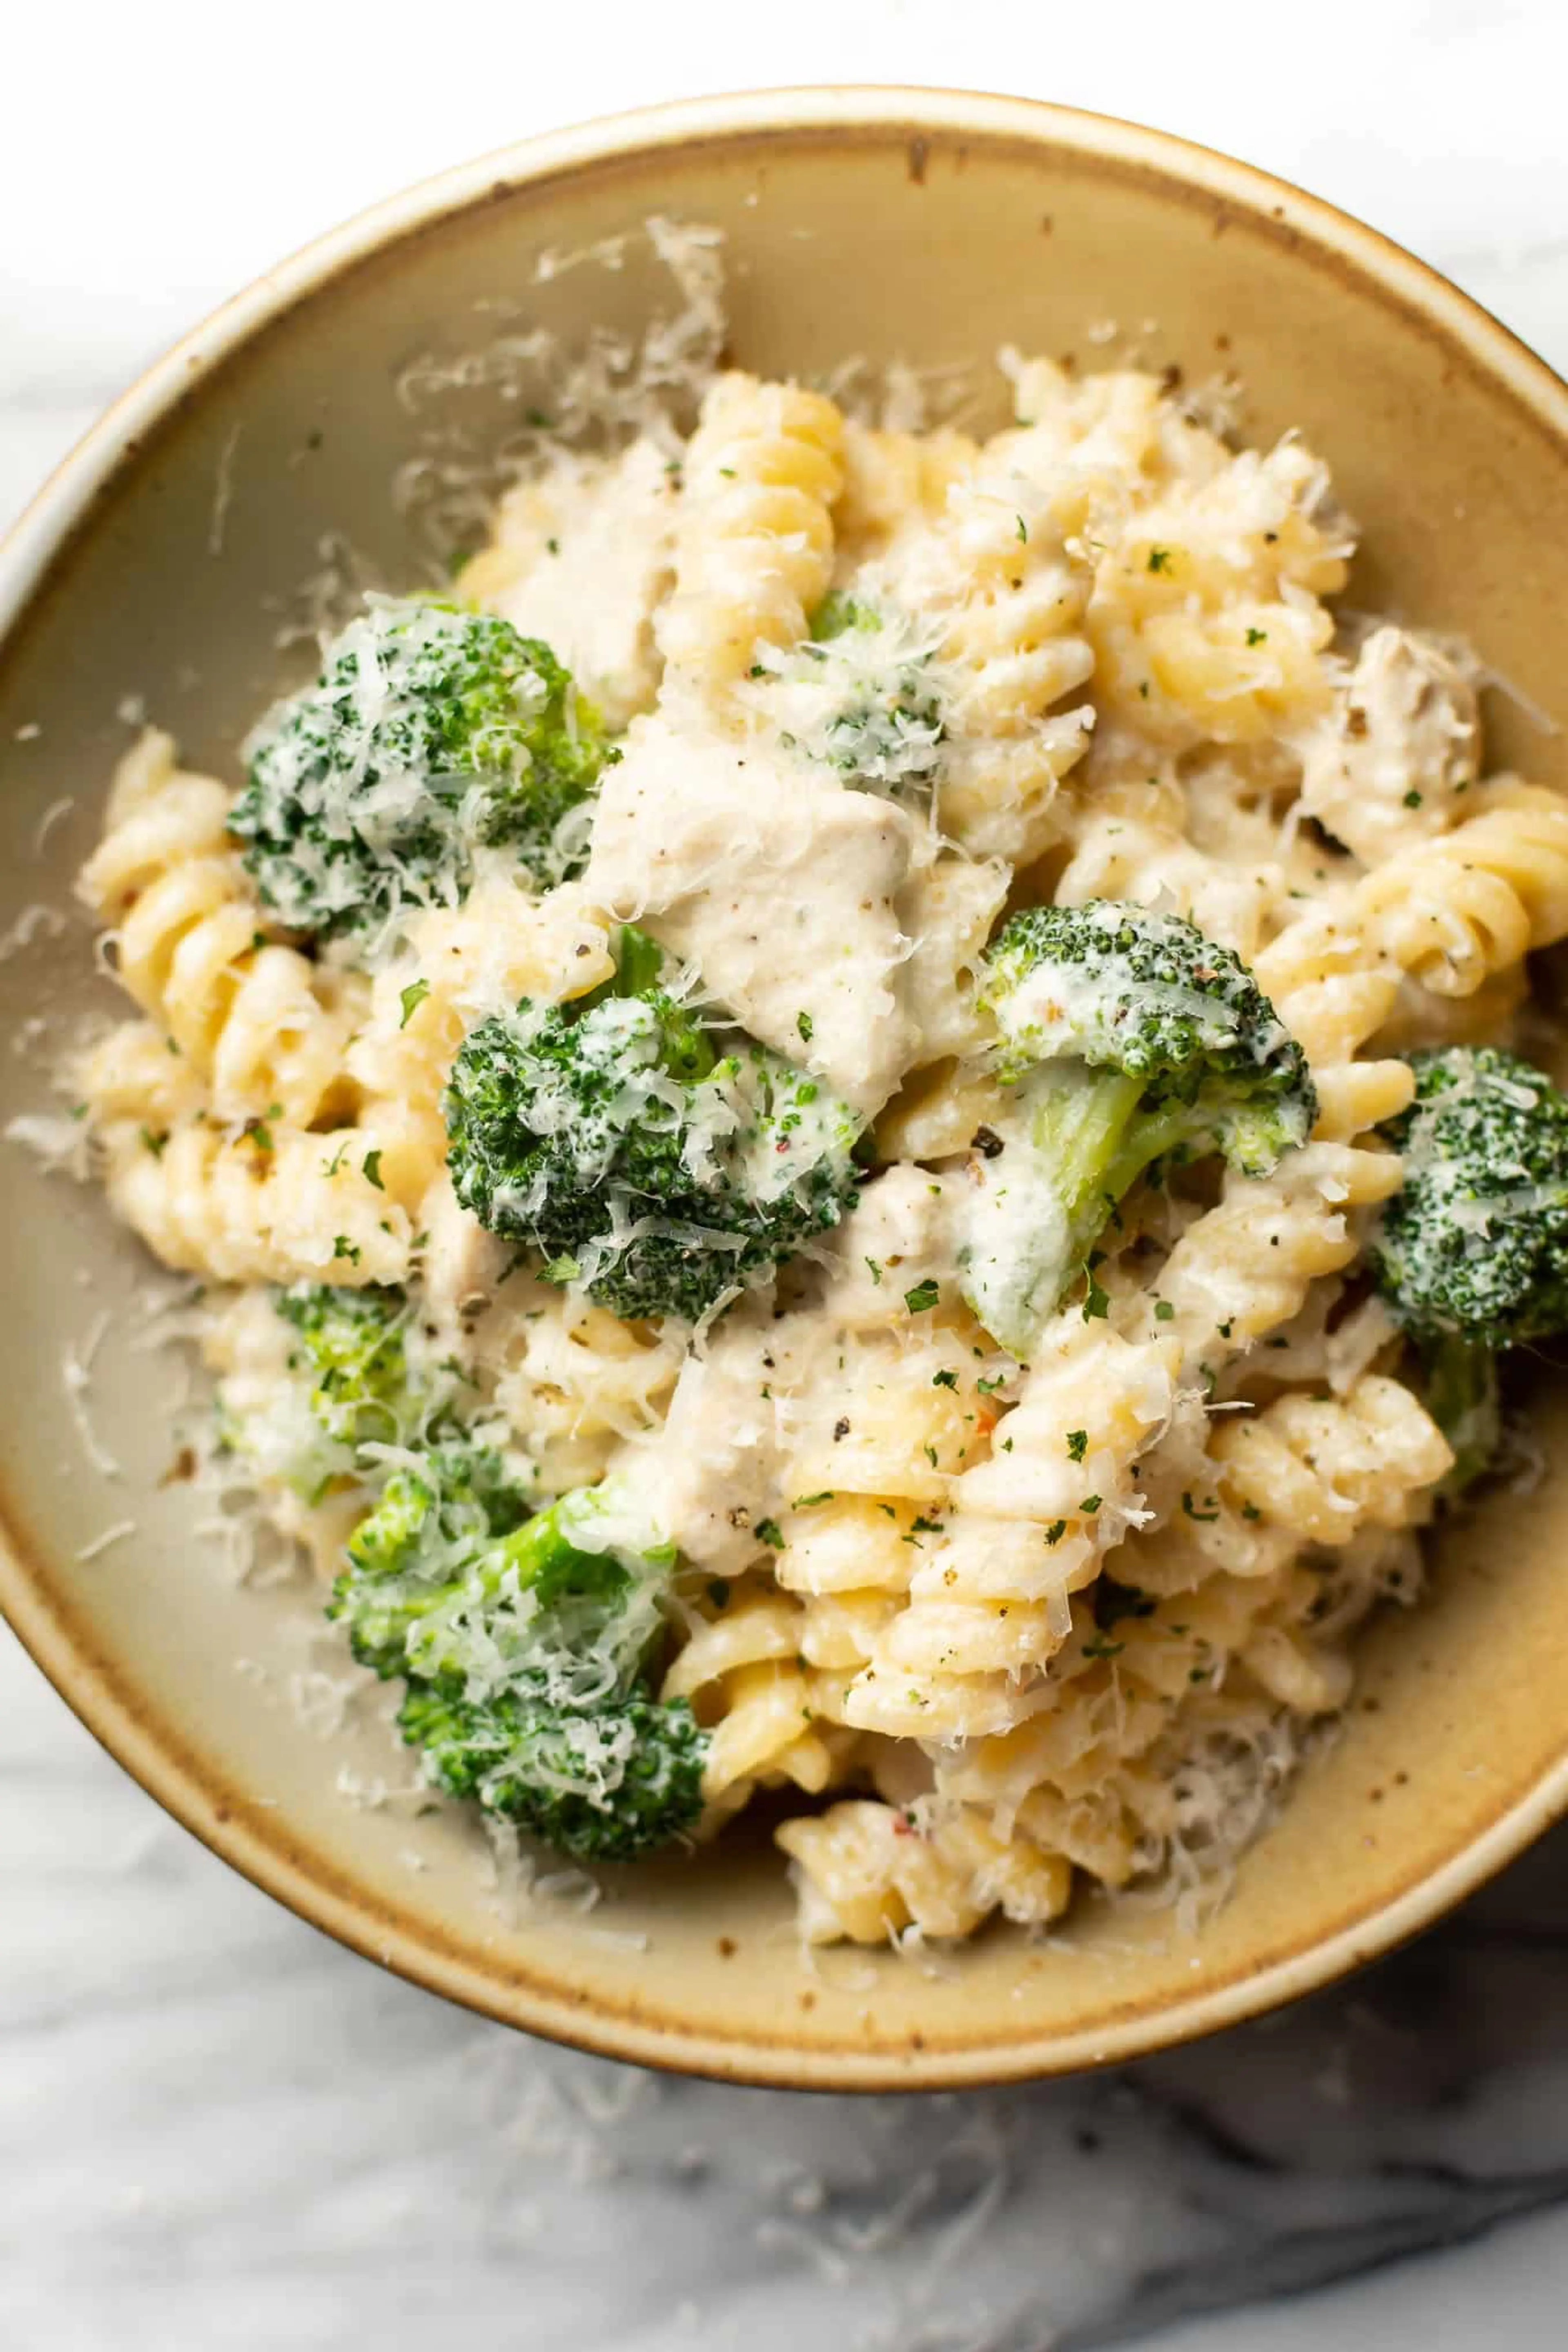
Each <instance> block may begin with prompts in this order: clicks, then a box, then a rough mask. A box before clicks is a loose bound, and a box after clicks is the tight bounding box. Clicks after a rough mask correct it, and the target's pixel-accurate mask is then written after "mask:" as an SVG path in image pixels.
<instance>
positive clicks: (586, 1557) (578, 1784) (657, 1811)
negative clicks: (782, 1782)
mask: <svg viewBox="0 0 1568 2352" xmlns="http://www.w3.org/2000/svg"><path fill="white" fill-rule="evenodd" d="M479 1459H480V1457H477V1456H475V1455H474V1454H471V1453H466V1452H464V1451H463V1450H462V1449H460V1448H458V1449H454V1448H446V1449H442V1450H440V1451H438V1452H437V1453H435V1454H431V1455H430V1456H429V1457H428V1458H427V1459H426V1463H425V1464H424V1465H423V1467H422V1468H421V1470H420V1471H418V1472H408V1471H405V1472H401V1473H399V1474H398V1475H396V1476H395V1477H394V1478H393V1479H392V1480H391V1481H390V1482H389V1484H388V1486H387V1488H386V1491H385V1494H384V1496H383V1498H382V1501H381V1503H380V1505H379V1507H377V1509H376V1510H374V1512H372V1513H371V1514H370V1516H369V1517H368V1518H366V1519H365V1520H363V1522H362V1523H361V1525H360V1527H359V1528H358V1529H357V1530H356V1531H355V1534H354V1536H353V1539H352V1541H351V1542H350V1545H349V1562H350V1564H349V1567H348V1569H347V1570H346V1571H345V1572H344V1574H343V1575H342V1576H341V1577H340V1578H339V1580H338V1581H337V1584H336V1585H335V1586H334V1588H333V1595H332V1601H331V1606H330V1608H329V1612H328V1613H329V1615H331V1616H333V1617H335V1618H337V1619H339V1620H340V1621H341V1622H343V1623H344V1624H345V1625H346V1627H347V1629H348V1633H349V1640H350V1645H351V1647H352V1649H353V1654H354V1655H355V1657H356V1658H358V1659H359V1661H360V1663H361V1664H364V1665H368V1666H371V1667H373V1668H374V1671H375V1672H376V1673H377V1674H380V1675H384V1676H390V1675H402V1676H403V1677H404V1678H405V1681H406V1682H407V1684H408V1694H407V1696H406V1698H405V1701H404V1705H403V1708H402V1711H401V1713H400V1715H399V1717H398V1721H399V1724H400V1726H401V1727H402V1730H403V1734H404V1737H405V1738H406V1739H407V1740H408V1741H409V1742H410V1743H411V1744H412V1745H413V1746H416V1747H417V1748H420V1749H422V1750H423V1752H424V1755H425V1759H426V1769H427V1770H428V1771H429V1773H430V1776H431V1778H432V1779H433V1780H435V1781H436V1782H437V1785H438V1786H439V1787H441V1788H443V1789H446V1790H448V1791H449V1792H450V1793H451V1794H452V1795H454V1796H459V1797H473V1798H476V1799H477V1800H478V1801H479V1803H480V1804H481V1805H483V1806H484V1807H485V1808H486V1809H487V1810H488V1811H491V1812H494V1813H498V1814H500V1815H502V1816H504V1817H505V1818H506V1819H508V1820H510V1821H514V1822H519V1823H520V1824H521V1825H522V1826H523V1827H525V1828H527V1829H529V1830H531V1831H532V1832H534V1834H536V1835H538V1836H540V1837H542V1838H543V1839H545V1840H546V1842H547V1843H550V1844H552V1845H555V1846H558V1847H560V1848H561V1850H562V1851H563V1852H564V1853H573V1854H576V1855H579V1856H581V1857H584V1858H585V1859H595V1860H600V1861H625V1860H629V1859H631V1858H632V1857H633V1856H634V1855H636V1854H638V1853H646V1852H647V1851H648V1850H650V1849H651V1848H652V1847H653V1846H655V1845H658V1844H662V1843H668V1840H669V1839H670V1838H672V1837H675V1836H678V1835H679V1833H680V1832H681V1831H683V1830H684V1829H686V1828H688V1827H689V1825H690V1823H691V1822H693V1821H694V1820H695V1818H696V1815H697V1812H698V1811H699V1808H700V1801H701V1791H700V1783H701V1771H702V1760H703V1757H704V1755H705V1753H706V1750H707V1744H708V1741H707V1734H706V1733H704V1732H701V1731H700V1730H699V1728H698V1727H697V1724H696V1722H695V1720H694V1718H693V1717H692V1716H691V1713H690V1710H689V1707H687V1706H684V1705H683V1704H679V1705H675V1706H663V1705H661V1704H659V1703H658V1701H656V1700H655V1699H653V1698H652V1697H651V1696H649V1694H648V1691H647V1684H646V1669H647V1662H648V1659H649V1657H650V1654H651V1653H652V1650H653V1648H654V1646H655V1644H656V1643H657V1640H658V1633H659V1629H660V1625H661V1622H662V1620H661V1617H660V1613H659V1601H660V1597H661V1595H662V1592H663V1591H664V1588H665V1586H666V1584H667V1582H668V1578H669V1575H670V1573H671V1571H672V1570H673V1569H674V1566H675V1558H676V1555H675V1551H674V1549H673V1547H672V1546H669V1545H668V1544H663V1543H661V1542H659V1541H658V1539H657V1538H655V1537H653V1536H652V1535H651V1534H650V1532H649V1530H648V1529H647V1527H646V1526H645V1525H644V1524H643V1523H642V1520H641V1517H640V1514H639V1513H638V1511H637V1507H636V1505H635V1502H634V1501H633V1499H632V1498H631V1497H630V1496H629V1495H628V1494H627V1492H626V1489H625V1488H624V1487H623V1486H620V1485H619V1484H618V1483H617V1482H615V1481H609V1482H606V1483H605V1485H603V1486H597V1487H588V1488H584V1489H581V1490H579V1491H578V1492H576V1493H574V1494H572V1495H567V1496H563V1497H562V1499H561V1500H560V1501H559V1502H557V1503H555V1504H552V1507H550V1509H548V1510H547V1511H542V1512H540V1513H539V1514H538V1515H537V1516H536V1517H532V1518H525V1517H522V1516H521V1515H522V1513H523V1512H524V1511H525V1510H526V1504H525V1502H524V1500H523V1498H522V1496H521V1494H520V1493H518V1491H517V1490H516V1489H515V1488H510V1487H508V1486H507V1485H506V1483H505V1481H504V1477H498V1476H496V1475H495V1474H494V1473H493V1472H492V1470H491V1469H489V1467H486V1468H484V1469H483V1470H482V1471H477V1469H476V1464H477V1462H478V1461H479Z"/></svg>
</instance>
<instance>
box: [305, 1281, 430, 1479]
mask: <svg viewBox="0 0 1568 2352" xmlns="http://www.w3.org/2000/svg"><path fill="white" fill-rule="evenodd" d="M274 1304H275V1305H276V1307H277V1309H278V1312H279V1315H281V1317H282V1318H283V1320H284V1321H285V1322H286V1323H288V1324H290V1325H292V1327H293V1328H294V1330H295V1331H296V1332H297V1333H298V1335H299V1337H298V1340H297V1342H296V1347H295V1351H294V1359H293V1364H294V1369H295V1370H299V1371H300V1372H302V1373H303V1374H304V1375H305V1377H306V1378H307V1379H308V1380H309V1381H310V1411H311V1412H312V1413H313V1414H314V1416H315V1418H316V1420H317V1421H318V1422H319V1423H321V1427H322V1429H323V1430H325V1432H326V1433H327V1435H328V1436H329V1437H330V1438H331V1440H332V1441H333V1443H334V1444H338V1445H342V1446H347V1447H354V1446H358V1445H363V1444H365V1443H366V1442H367V1441H375V1442H377V1443H379V1444H385V1445H393V1444H398V1443H399V1442H400V1441H401V1440H402V1438H403V1437H404V1436H405V1434H406V1433H407V1430H408V1412H409V1388H408V1359H407V1351H406V1349H405V1345H404V1336H403V1335H404V1329H405V1325H406V1322H407V1311H408V1309H407V1301H406V1299H405V1297H404V1295H403V1293H402V1291H401V1290H395V1289H392V1288H378V1287H375V1286H367V1287H366V1288H365V1289H363V1290H340V1289H334V1288H332V1286H331V1285H330V1284H328V1283H324V1282H299V1283H296V1284H295V1285H294V1286H293V1287H292V1289H289V1290H280V1291H279V1293H278V1295H277V1297H276V1299H275V1301H274Z"/></svg>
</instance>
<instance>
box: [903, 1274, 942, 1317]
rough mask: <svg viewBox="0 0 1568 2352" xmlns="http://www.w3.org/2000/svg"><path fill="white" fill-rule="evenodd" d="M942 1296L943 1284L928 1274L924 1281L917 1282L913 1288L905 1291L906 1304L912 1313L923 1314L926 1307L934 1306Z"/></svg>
mask: <svg viewBox="0 0 1568 2352" xmlns="http://www.w3.org/2000/svg"><path fill="white" fill-rule="evenodd" d="M940 1297H942V1286H941V1285H940V1283H936V1282H932V1281H931V1279H930V1277H929V1276H928V1277H927V1279H926V1280H925V1281H924V1282H917V1283H916V1285H915V1286H914V1288H913V1289H912V1290H906V1291H905V1293H904V1305H905V1306H906V1307H908V1308H909V1310H910V1314H911V1315H923V1314H924V1313H925V1310H926V1308H927V1307H934V1306H935V1305H936V1303H937V1300H938V1299H939V1298H940Z"/></svg>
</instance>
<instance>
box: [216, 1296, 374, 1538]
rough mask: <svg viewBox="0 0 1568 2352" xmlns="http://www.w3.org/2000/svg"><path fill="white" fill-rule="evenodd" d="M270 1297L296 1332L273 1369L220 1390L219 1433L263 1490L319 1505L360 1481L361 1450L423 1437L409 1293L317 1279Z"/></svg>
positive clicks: (259, 1370)
mask: <svg viewBox="0 0 1568 2352" xmlns="http://www.w3.org/2000/svg"><path fill="white" fill-rule="evenodd" d="M272 1300H273V1305H274V1306H275V1307H276V1308H277V1310H278V1313H279V1317H280V1318H281V1319H282V1322H283V1323H284V1324H285V1325H287V1326H288V1327H289V1332H288V1339H287V1343H286V1349H284V1350H283V1351H282V1352H280V1355H279V1359H278V1360H277V1362H276V1364H275V1365H271V1366H266V1365H264V1366H258V1367H256V1368H254V1369H253V1370H252V1371H251V1373H250V1374H249V1376H248V1377H247V1376H246V1375H245V1374H243V1373H242V1374H241V1376H240V1378H239V1379H238V1381H237V1382H230V1381H224V1382H223V1383H222V1384H221V1385H220V1387H219V1389H218V1392H217V1395H216V1400H215V1404H216V1421H217V1431H218V1436H219V1438H220V1440H221V1442H222V1444H224V1446H225V1447H226V1449H227V1451H228V1452H230V1453H231V1454H236V1455H237V1456H238V1457H239V1458H240V1459H241V1460H242V1461H244V1462H245V1463H247V1465H249V1467H250V1470H251V1472H252V1474H253V1475H255V1476H256V1477H257V1478H258V1480H259V1482H260V1483H261V1484H262V1485H263V1486H268V1485H272V1484H274V1483H276V1484H279V1485H282V1486H288V1487H289V1488H291V1489H292V1491H293V1492H294V1493H295V1494H297V1495H298V1496H300V1497H301V1499H302V1500H303V1501H305V1502H307V1503H316V1502H319V1501H320V1500H321V1496H323V1495H325V1494H327V1493H328V1492H329V1491H330V1490H331V1488H332V1487H333V1486H336V1485H337V1484H339V1483H340V1482H342V1481H344V1480H347V1479H352V1478H355V1477H356V1476H357V1475H358V1474H359V1469H360V1448H361V1446H362V1445H364V1444H383V1445H400V1444H406V1443H407V1441H408V1439H409V1438H410V1437H412V1436H414V1435H416V1434H417V1432H418V1424H419V1419H420V1415H419V1412H418V1410H417V1408H416V1404H415V1402H414V1386H413V1384H411V1382H410V1379H409V1372H408V1361H407V1350H406V1345H405V1332H406V1329H407V1322H408V1316H407V1302H406V1301H405V1297H404V1295H403V1293H402V1291H401V1290H394V1289H375V1288H370V1289H364V1290H336V1289H333V1288H332V1287H331V1286H330V1285H328V1284H326V1283H313V1282H302V1283H297V1284H296V1285H295V1286H294V1287H293V1288H292V1289H291V1290H279V1291H274V1292H273V1294H272ZM280 1336H281V1335H280Z"/></svg>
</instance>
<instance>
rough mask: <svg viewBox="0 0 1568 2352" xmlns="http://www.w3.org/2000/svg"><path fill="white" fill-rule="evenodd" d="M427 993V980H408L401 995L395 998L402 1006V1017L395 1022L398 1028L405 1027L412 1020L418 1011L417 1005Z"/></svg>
mask: <svg viewBox="0 0 1568 2352" xmlns="http://www.w3.org/2000/svg"><path fill="white" fill-rule="evenodd" d="M429 993H430V983H429V982H428V981H427V980H411V981H410V982H409V983H408V986H407V987H406V988H405V990H404V991H403V993H402V995H401V996H400V997H399V998H398V1000H397V1001H398V1003H400V1004H401V1005H402V1007H403V1018H402V1020H401V1021H400V1022H399V1023H398V1024H397V1025H398V1027H399V1028H400V1029H406V1028H407V1026H408V1024H409V1023H410V1022H411V1021H412V1020H413V1018H414V1016H415V1014H416V1013H417V1012H418V1010H419V1007H420V1006H421V1005H422V1004H423V1003H424V1002H425V999H426V997H427V996H428V995H429Z"/></svg>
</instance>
